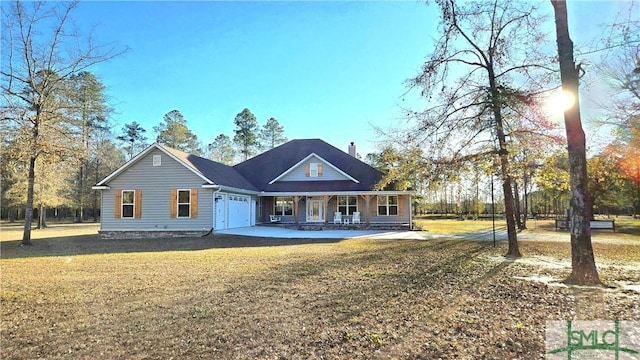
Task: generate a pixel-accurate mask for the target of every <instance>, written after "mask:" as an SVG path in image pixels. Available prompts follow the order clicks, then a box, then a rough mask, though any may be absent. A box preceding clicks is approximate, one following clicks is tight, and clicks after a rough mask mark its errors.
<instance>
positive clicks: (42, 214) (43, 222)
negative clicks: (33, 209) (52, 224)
mask: <svg viewBox="0 0 640 360" xmlns="http://www.w3.org/2000/svg"><path fill="white" fill-rule="evenodd" d="M46 227H47V210H46V209H45V207H44V205H43V204H40V209H39V210H38V229H44V228H46Z"/></svg>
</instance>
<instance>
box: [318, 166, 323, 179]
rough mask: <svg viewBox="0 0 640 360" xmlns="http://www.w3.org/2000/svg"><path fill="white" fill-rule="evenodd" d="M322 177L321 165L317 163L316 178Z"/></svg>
mask: <svg viewBox="0 0 640 360" xmlns="http://www.w3.org/2000/svg"><path fill="white" fill-rule="evenodd" d="M321 176H322V164H320V163H318V177H321Z"/></svg>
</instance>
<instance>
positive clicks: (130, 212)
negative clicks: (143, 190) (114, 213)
mask: <svg viewBox="0 0 640 360" xmlns="http://www.w3.org/2000/svg"><path fill="white" fill-rule="evenodd" d="M120 198H121V200H122V201H121V204H119V206H120V209H121V210H120V217H121V218H122V219H133V218H134V214H135V205H136V191H135V190H122V196H121V197H120Z"/></svg>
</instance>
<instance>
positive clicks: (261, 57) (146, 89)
mask: <svg viewBox="0 0 640 360" xmlns="http://www.w3.org/2000/svg"><path fill="white" fill-rule="evenodd" d="M544 3H547V2H544ZM622 5H624V2H615V1H614V2H592V1H576V2H570V4H569V10H570V14H569V20H570V23H571V25H572V36H573V37H574V40H575V41H576V43H578V44H579V43H580V42H583V43H586V42H588V41H589V39H588V37H589V36H591V35H590V34H591V33H593V31H594V29H595V28H596V26H595V25H594V20H595V21H600V20H601V19H602V21H604V19H606V18H607V17H608V16H613V15H615V13H616V11H617V10H618V9H619V8H620V6H622ZM551 10H552V8H551V5H550V4H549V11H551ZM434 11H435V8H434V6H433V5H432V6H431V7H428V6H426V5H425V4H424V3H422V2H413V1H394V2H391V1H387V2H363V1H358V2H343V1H332V2H324V1H311V2H267V1H263V2H231V1H198V2H168V1H162V2H148V1H136V2H121V1H111V2H93V1H86V2H82V3H81V4H80V6H79V8H78V10H77V12H76V13H75V15H74V19H75V21H76V22H77V23H78V25H80V26H81V27H82V28H85V29H86V28H88V27H89V26H96V27H95V28H94V35H95V37H96V39H97V40H98V41H99V42H101V43H106V42H112V41H114V42H117V43H118V44H120V45H121V46H127V47H129V49H130V50H129V51H128V52H127V53H126V54H125V55H123V56H121V57H119V58H116V59H114V60H112V61H110V62H108V63H104V64H100V65H98V66H96V67H95V68H93V69H92V71H93V72H95V73H96V75H97V76H98V77H99V78H100V79H101V80H102V82H103V83H104V84H105V85H106V86H107V88H108V94H109V96H110V98H111V103H112V105H113V107H114V108H115V110H116V113H115V114H114V120H115V122H116V126H115V127H116V129H117V130H119V129H120V128H121V127H122V125H124V124H125V123H130V122H132V121H137V122H139V123H141V124H142V126H143V127H144V128H146V129H147V135H148V137H149V138H150V140H152V139H153V132H152V128H153V126H155V125H157V124H158V123H160V121H161V120H162V116H163V115H164V114H166V113H167V112H169V111H171V110H174V109H177V110H180V112H181V113H182V114H183V115H184V116H185V118H186V119H187V122H188V125H189V127H190V128H191V130H192V131H194V132H195V133H196V134H197V135H198V138H199V140H200V141H201V142H202V143H203V144H207V143H209V142H211V140H213V139H214V138H215V137H216V136H217V135H218V134H220V133H224V134H227V135H229V136H230V137H233V129H234V125H233V119H234V117H235V115H236V114H237V113H239V112H240V111H241V110H242V109H244V108H245V107H246V108H249V109H250V110H251V111H252V112H253V113H254V114H255V115H256V117H257V118H258V121H259V123H260V124H263V123H264V122H265V121H266V120H267V119H268V118H270V117H275V118H277V119H278V120H279V121H280V123H281V124H282V125H283V126H284V128H285V135H286V136H287V137H288V138H289V139H294V138H322V139H324V140H325V141H327V142H329V143H331V144H332V145H334V146H337V147H339V148H342V149H344V150H346V149H347V145H348V143H349V142H351V141H354V142H356V144H357V145H358V152H359V153H361V154H362V156H365V155H366V153H368V152H371V151H374V150H375V147H374V143H375V141H376V138H377V136H376V132H375V131H374V130H373V126H379V127H382V128H387V127H389V126H391V125H394V124H395V123H397V121H399V119H401V118H402V114H403V111H402V109H401V107H402V106H404V105H406V104H411V105H413V106H416V105H418V106H419V105H420V100H418V99H416V98H415V97H411V96H403V94H404V93H405V92H406V90H407V88H406V86H405V81H406V79H408V78H410V77H412V76H415V75H416V74H417V72H418V70H419V68H420V65H421V63H422V61H423V60H424V59H425V57H426V56H427V54H428V53H429V52H430V51H431V46H432V44H433V38H434V37H436V36H437V34H435V32H434V30H435V29H436V26H437V18H436V16H435V13H434ZM594 14H597V16H594ZM551 30H553V29H551ZM581 37H583V38H581Z"/></svg>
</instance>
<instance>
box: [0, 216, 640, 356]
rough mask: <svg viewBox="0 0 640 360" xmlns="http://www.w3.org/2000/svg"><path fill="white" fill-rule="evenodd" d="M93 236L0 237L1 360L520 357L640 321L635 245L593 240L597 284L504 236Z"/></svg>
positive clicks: (538, 244) (547, 247) (539, 246)
mask: <svg viewBox="0 0 640 360" xmlns="http://www.w3.org/2000/svg"><path fill="white" fill-rule="evenodd" d="M535 231H542V230H541V229H536V230H535ZM14 232H15V234H18V235H15V234H14ZM95 232H96V227H95V226H93V225H89V226H86V225H83V226H67V227H64V226H58V227H56V228H54V229H49V230H46V231H34V238H35V239H36V240H34V243H35V245H34V246H32V247H20V246H19V241H17V240H16V239H18V238H19V233H20V232H19V229H15V230H10V229H9V230H8V229H7V228H6V227H4V228H2V233H1V236H2V238H1V239H2V242H1V243H0V245H1V251H2V259H1V260H0V266H1V273H2V287H1V290H0V317H1V318H0V321H1V322H0V325H1V327H0V328H1V343H0V351H1V353H0V356H1V357H2V358H3V359H38V358H45V359H170V358H175V359H198V358H200V359H389V358H400V359H416V358H422V359H437V358H443V359H477V358H485V359H498V358H499V359H506V358H518V359H532V358H541V357H543V356H544V325H545V321H546V320H559V319H560V320H561V319H619V320H640V241H639V240H637V239H636V240H634V239H633V238H631V239H626V238H625V239H626V240H625V241H624V242H614V243H607V242H597V243H594V249H595V252H596V257H597V261H598V265H599V270H600V275H601V278H602V280H603V281H604V282H606V283H607V285H609V286H610V288H606V289H602V288H576V287H567V286H564V285H562V284H561V283H560V281H561V280H562V279H563V278H565V277H566V276H567V275H568V274H569V272H570V268H569V265H570V257H569V252H570V248H569V244H568V243H566V242H561V241H536V240H526V241H523V242H522V243H521V247H522V251H523V253H524V254H525V258H523V259H521V260H517V261H513V262H510V261H505V260H504V258H503V257H502V254H503V253H505V251H506V244H504V243H500V244H499V246H498V247H497V248H493V247H491V243H490V242H487V241H471V240H460V239H443V240H425V241H409V240H370V239H358V240H340V241H338V240H335V241H334V240H305V239H300V240H283V239H261V238H258V239H256V238H243V237H234V236H218V235H216V236H214V237H207V238H189V239H150V240H101V239H99V238H98V237H97V236H96V235H95ZM611 236H618V235H611ZM622 236H623V237H625V236H626V235H622Z"/></svg>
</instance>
